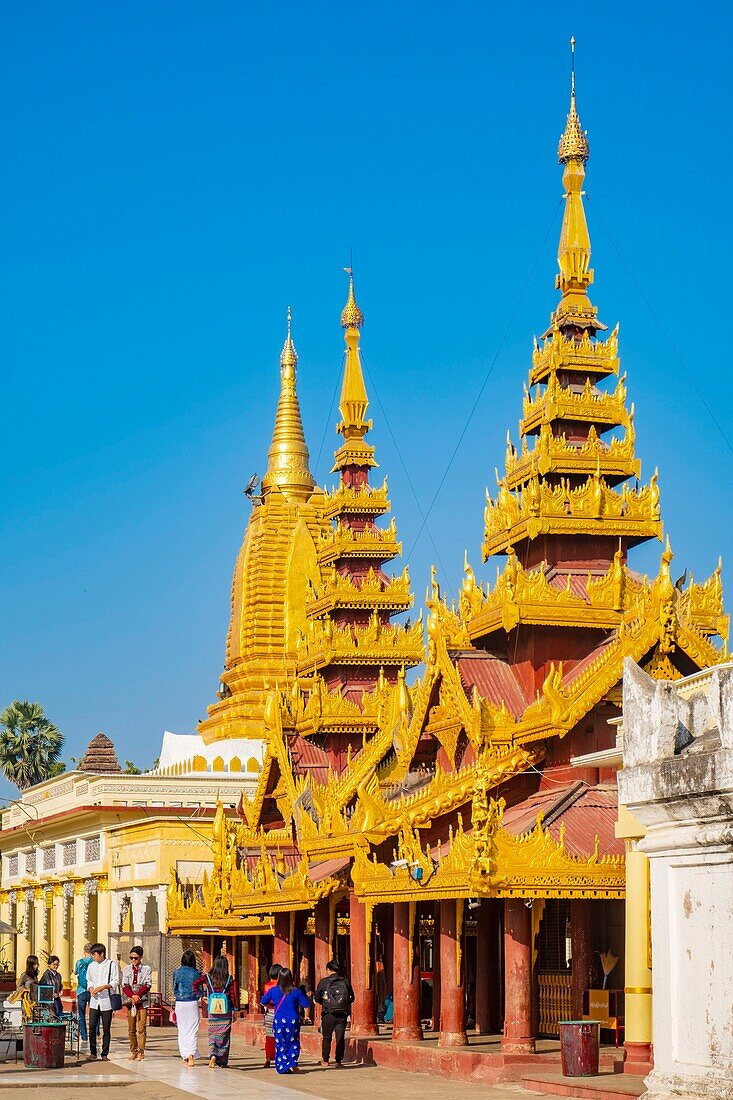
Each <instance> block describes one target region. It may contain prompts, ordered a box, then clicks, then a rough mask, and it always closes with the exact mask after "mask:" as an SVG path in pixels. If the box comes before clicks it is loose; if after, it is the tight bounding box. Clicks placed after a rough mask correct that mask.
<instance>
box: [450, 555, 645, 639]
mask: <svg viewBox="0 0 733 1100" xmlns="http://www.w3.org/2000/svg"><path fill="white" fill-rule="evenodd" d="M572 579H573V574H572V573H571V572H568V573H565V574H563V573H557V574H555V575H554V576H552V577H551V576H550V575H549V573H548V567H547V563H546V562H540V563H539V565H537V566H536V567H535V568H534V569H531V570H526V569H524V567H523V566H522V565H521V563H520V562H519V560H518V558H517V556H516V554H515V553H514V550H513V548H511V547H510V549H509V554H508V556H507V564H506V566H505V569H504V572H503V574H502V573H500V572H499V570H498V569H497V575H496V583H495V585H494V587H493V589H489V591H488V592H487V593H486V595H485V599H484V602H483V605H482V607H481V609H480V611H479V613H478V614H477V615H476V616H475V617H474V618H473V619H472V620H471V622H470V623H469V631H470V635H471V637H472V638H482V637H484V636H485V635H486V634H488V633H490V632H492V631H494V630H498V629H503V630H505V631H507V632H508V631H510V630H513V629H514V627H515V626H517V624H519V623H532V624H535V625H545V626H554V625H562V626H575V627H584V628H587V627H606V628H609V629H611V628H613V627H617V626H618V625H619V624H620V622H621V621H622V617H623V616H624V615H627V616H629V617H630V618H637V617H639V616H641V615H644V614H645V613H646V609H647V606H648V593H649V589H650V586H651V582H650V581H649V580H648V579H647V578H639V577H638V576H637V575H636V574H633V573H630V572H629V571H628V569H627V568H626V566H625V564H624V562H623V554H622V552H621V551H620V550H618V551H617V552H616V554H615V555H614V560H613V562H612V564H611V565H610V566H609V568H608V570H607V571H606V572H605V573H604V574H601V575H600V576H593V575H592V574H591V573H590V572H589V573H588V574H587V575H586V577H585V578H583V579H584V582H585V593H584V595H577V594H576V593H575V592H574V591H573V590H572V588H571V581H572ZM558 582H559V583H558Z"/></svg>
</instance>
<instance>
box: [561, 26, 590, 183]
mask: <svg viewBox="0 0 733 1100" xmlns="http://www.w3.org/2000/svg"><path fill="white" fill-rule="evenodd" d="M589 156H590V146H589V144H588V136H587V134H586V133H585V132H584V131H583V128H582V127H581V125H580V119H579V118H578V112H577V109H576V106H575V39H574V38H571V39H570V111H569V112H568V118H567V122H566V123H565V132H564V133H563V135H562V137H561V138H560V144H559V145H558V147H557V159H558V160H559V162H560V164H567V163H568V161H571V160H579V161H582V163H583V164H585V163H586V161H587V160H588V157H589Z"/></svg>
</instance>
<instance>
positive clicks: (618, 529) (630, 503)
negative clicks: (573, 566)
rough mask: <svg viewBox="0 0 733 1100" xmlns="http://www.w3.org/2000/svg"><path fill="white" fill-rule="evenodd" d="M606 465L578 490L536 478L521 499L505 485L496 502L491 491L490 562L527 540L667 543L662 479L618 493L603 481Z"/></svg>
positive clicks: (487, 515)
mask: <svg viewBox="0 0 733 1100" xmlns="http://www.w3.org/2000/svg"><path fill="white" fill-rule="evenodd" d="M599 466H600V463H599V464H598V465H597V467H596V470H595V471H594V472H593V474H591V475H590V476H589V477H588V478H587V479H586V481H585V482H584V483H582V484H580V485H578V486H577V487H575V488H572V487H571V483H570V482H569V481H568V480H567V479H565V478H562V479H561V480H560V482H559V484H557V485H552V484H550V483H549V482H546V481H544V480H543V479H542V478H540V477H539V476H538V474H536V473H534V474H533V475H532V476H531V477H530V478H529V479H528V480H527V481H526V482H525V484H524V485H523V487H522V491H521V493H516V492H511V491H510V490H509V489H508V488H507V486H506V483H505V481H504V480H502V482H501V483H500V485H499V491H498V495H497V498H496V500H495V501H493V500H492V499H491V497H490V496H489V493H488V491H487V494H486V509H485V511H484V525H485V526H484V530H485V541H484V544H483V555H484V560H485V559H486V558H488V557H489V556H490V555H491V554H494V553H497V552H500V551H502V550H506V549H507V548H508V547H509V546H511V545H512V544H513V543H516V542H518V541H520V540H521V539H524V538H530V539H534V538H536V537H537V536H538V535H540V534H598V535H611V536H612V537H620V536H629V537H634V538H645V537H652V536H656V537H657V538H660V537H661V531H662V527H661V520H660V508H659V486H658V477H659V475H658V474H657V473H656V471H655V473H654V474H653V475H652V477H651V479H650V482H649V484H648V485H645V486H642V487H641V488H639V489H636V490H634V489H630V488H629V487H628V486H626V485H625V486H623V487H622V488H621V490H620V491H618V492H617V491H616V490H615V489H612V488H611V487H610V486H609V485H608V483H607V481H606V479H605V478H604V477H602V476H601V474H600V469H599Z"/></svg>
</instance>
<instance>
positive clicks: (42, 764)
mask: <svg viewBox="0 0 733 1100" xmlns="http://www.w3.org/2000/svg"><path fill="white" fill-rule="evenodd" d="M63 747H64V735H63V734H62V732H61V730H60V729H58V727H57V726H55V725H54V724H53V722H51V721H50V720H49V719H48V718H47V717H46V715H45V714H44V713H43V707H42V706H41V704H40V703H29V702H21V700H19V699H16V700H15V702H14V703H11V704H10V706H9V707H6V708H5V710H4V711H3V712H2V714H0V771H2V773H3V775H4V776H5V778H6V779H9V780H10V782H11V783H15V785H16V787H18V788H19V789H20V790H21V791H24V790H26V788H27V787H32V786H34V784H36V783H42V782H43V780H44V779H49V778H50V777H51V776H52V775H53V774H57V773H58V763H59V757H60V756H61V750H62V749H63Z"/></svg>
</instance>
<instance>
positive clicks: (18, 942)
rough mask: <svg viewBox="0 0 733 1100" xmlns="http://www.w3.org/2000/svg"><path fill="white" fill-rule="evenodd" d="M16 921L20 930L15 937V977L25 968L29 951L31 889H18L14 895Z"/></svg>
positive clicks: (32, 905) (31, 912) (31, 909)
mask: <svg viewBox="0 0 733 1100" xmlns="http://www.w3.org/2000/svg"><path fill="white" fill-rule="evenodd" d="M15 898H16V903H15V912H16V921H17V922H18V928H19V929H20V932H19V933H18V935H17V936H16V938H15V969H16V973H17V977H20V975H21V974H22V973H23V970H24V969H25V960H26V959H27V958H28V956H29V955H30V953H31V923H32V921H33V907H34V901H33V889H32V888H30V887H28V888H27V889H25V890H18V891H17V892H16V895H15Z"/></svg>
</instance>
